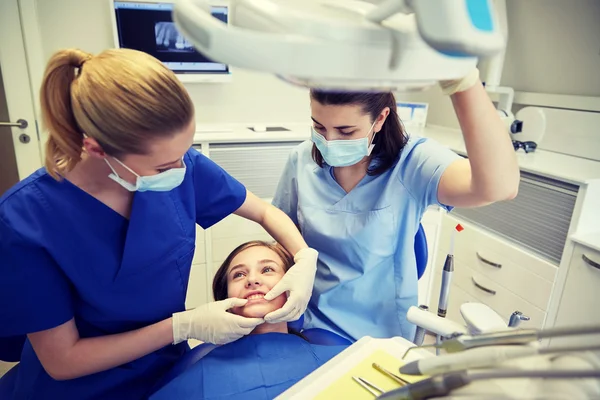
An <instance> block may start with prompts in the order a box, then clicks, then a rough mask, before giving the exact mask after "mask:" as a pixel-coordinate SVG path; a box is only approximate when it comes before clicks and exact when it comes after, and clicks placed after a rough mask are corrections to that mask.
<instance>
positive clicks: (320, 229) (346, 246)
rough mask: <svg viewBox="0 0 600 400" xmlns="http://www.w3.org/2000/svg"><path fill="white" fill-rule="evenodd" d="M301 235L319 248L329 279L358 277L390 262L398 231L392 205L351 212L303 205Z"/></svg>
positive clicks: (300, 215) (299, 218)
mask: <svg viewBox="0 0 600 400" xmlns="http://www.w3.org/2000/svg"><path fill="white" fill-rule="evenodd" d="M298 221H299V223H300V228H301V230H302V234H303V236H304V237H305V239H306V241H307V243H309V246H313V247H315V248H316V249H317V250H319V252H320V254H319V258H320V259H322V261H324V262H323V263H322V264H321V265H326V266H327V267H328V271H322V270H321V271H319V272H318V274H323V273H325V274H326V275H328V276H329V278H331V277H332V275H333V276H336V275H337V276H338V278H339V279H340V280H341V281H345V280H348V279H353V278H358V277H359V276H361V275H364V274H365V273H368V271H369V270H370V269H371V268H374V267H376V266H379V265H381V264H382V263H388V264H391V259H392V257H393V256H394V253H395V250H396V246H397V242H398V232H397V228H396V226H397V224H396V218H395V216H394V214H393V213H392V207H390V206H388V207H383V208H380V209H375V210H371V211H366V212H359V213H356V212H348V211H340V210H331V209H330V210H327V209H319V208H316V207H306V206H303V207H302V208H301V210H300V212H299V213H298Z"/></svg>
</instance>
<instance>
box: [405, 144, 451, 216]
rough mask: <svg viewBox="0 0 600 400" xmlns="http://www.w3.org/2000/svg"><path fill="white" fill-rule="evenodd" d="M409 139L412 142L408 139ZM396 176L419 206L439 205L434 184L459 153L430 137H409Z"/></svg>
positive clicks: (424, 207)
mask: <svg viewBox="0 0 600 400" xmlns="http://www.w3.org/2000/svg"><path fill="white" fill-rule="evenodd" d="M411 142H412V143H411ZM405 151H406V152H405V153H403V155H402V158H403V160H401V165H400V169H399V175H398V179H399V180H400V181H401V183H402V184H403V185H404V186H405V187H406V189H407V190H408V191H409V192H410V194H411V195H412V196H413V197H414V198H415V200H416V201H417V202H419V204H420V206H421V207H422V209H423V210H425V209H426V208H427V207H429V206H431V205H439V206H442V207H444V208H446V209H447V210H450V209H451V207H449V206H446V205H444V204H441V203H440V202H439V201H438V186H439V183H440V179H441V178H442V174H443V173H444V171H445V170H446V168H447V167H448V166H449V165H450V164H452V163H453V162H454V161H456V160H459V159H460V158H461V157H460V156H459V155H458V154H456V153H454V152H453V151H452V150H450V149H448V148H447V147H444V146H442V145H441V144H439V143H438V142H436V141H434V140H432V139H426V138H416V137H412V138H411V139H410V140H409V144H408V145H407V147H406V148H405Z"/></svg>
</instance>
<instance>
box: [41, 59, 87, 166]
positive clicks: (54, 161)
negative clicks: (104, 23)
mask: <svg viewBox="0 0 600 400" xmlns="http://www.w3.org/2000/svg"><path fill="white" fill-rule="evenodd" d="M90 58H91V55H90V54H88V53H85V52H83V51H80V50H77V49H69V50H61V51H59V52H57V53H55V54H54V55H53V56H52V58H50V61H49V62H48V65H47V67H46V72H45V74H44V80H43V82H42V88H41V93H40V100H41V106H42V121H43V124H44V127H45V129H46V130H47V131H48V141H47V143H46V162H45V164H46V169H47V170H48V173H49V174H50V175H52V176H53V177H55V178H58V177H59V176H60V175H63V174H64V173H65V172H68V171H70V170H72V169H73V167H74V166H75V165H76V164H77V163H78V162H79V161H80V160H81V150H82V147H83V132H82V131H81V129H80V128H79V127H78V126H77V122H76V121H75V116H74V114H73V108H72V105H71V90H72V85H73V82H74V80H75V79H76V70H80V69H81V67H82V66H83V63H84V62H85V61H87V60H89V59H90Z"/></svg>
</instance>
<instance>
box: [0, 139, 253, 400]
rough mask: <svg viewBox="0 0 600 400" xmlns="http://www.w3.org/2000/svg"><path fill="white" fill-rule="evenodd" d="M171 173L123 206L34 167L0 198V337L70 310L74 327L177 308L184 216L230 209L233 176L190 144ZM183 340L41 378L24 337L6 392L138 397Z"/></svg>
mask: <svg viewBox="0 0 600 400" xmlns="http://www.w3.org/2000/svg"><path fill="white" fill-rule="evenodd" d="M184 162H185V164H186V167H187V171H186V175H185V179H184V181H183V183H182V184H181V185H180V186H179V187H177V188H176V189H174V190H172V191H170V192H143V193H135V195H134V197H133V204H132V209H131V215H130V218H129V219H126V218H124V217H123V216H121V215H120V214H118V213H117V212H115V211H114V210H112V209H111V208H109V207H108V206H106V205H105V204H104V203H102V202H100V201H98V200H97V199H96V198H94V197H92V196H90V195H89V194H87V193H86V192H84V191H83V190H81V189H80V188H78V187H77V186H75V185H73V184H72V183H70V182H69V181H67V180H62V181H60V182H59V181H56V180H54V179H53V178H52V177H51V176H49V175H48V173H47V172H46V171H45V169H40V170H39V171H37V172H35V173H34V174H33V175H31V176H29V177H28V178H26V179H25V180H23V181H22V182H20V183H19V184H17V185H16V186H15V187H14V188H12V189H11V190H9V191H8V192H7V193H6V194H5V195H4V196H3V197H2V198H1V199H0V305H1V306H0V341H1V340H2V337H8V336H16V335H23V334H27V333H31V332H36V331H40V330H45V329H49V328H53V327H56V326H59V325H61V324H63V323H65V322H67V321H69V320H70V319H71V318H74V319H75V323H76V325H77V329H78V330H79V335H80V337H82V338H89V337H95V336H103V335H110V334H116V333H121V332H126V331H130V330H134V329H138V328H142V327H144V326H147V325H150V324H153V323H155V322H158V321H161V320H164V319H166V318H169V317H170V316H171V315H172V314H173V313H174V312H179V311H183V310H184V303H185V296H186V290H187V285H188V278H189V274H190V267H191V262H192V257H193V255H194V243H195V229H196V223H198V224H199V225H201V226H202V227H203V228H208V227H210V226H211V225H213V224H215V223H217V222H218V221H219V220H221V219H223V218H224V217H226V216H227V215H229V214H231V213H232V212H234V211H235V210H237V209H238V208H239V207H240V206H241V205H242V204H243V202H244V200H245V198H246V189H245V188H244V186H243V185H242V184H241V183H239V182H238V181H236V180H235V179H234V178H232V177H231V176H229V175H228V174H227V173H226V172H225V171H224V170H223V169H221V168H220V167H219V166H217V165H216V164H215V163H214V162H212V161H211V160H209V159H208V158H206V157H204V156H203V155H202V154H200V153H199V152H197V151H196V150H194V149H191V150H189V151H188V152H187V153H186V155H185V157H184ZM187 349H188V348H187V344H185V343H183V344H180V345H177V346H173V345H169V346H166V347H164V348H163V349H161V350H158V351H156V352H154V353H152V354H149V355H147V356H145V357H142V358H140V359H138V360H135V361H133V362H130V363H127V364H125V365H122V366H120V367H117V368H113V369H111V370H108V371H104V372H100V373H96V374H93V375H89V376H85V377H82V378H78V379H73V380H67V381H60V382H57V381H55V380H53V379H52V378H51V377H50V376H49V375H48V374H47V373H46V372H45V371H44V369H43V367H42V365H41V364H40V361H39V360H38V358H37V356H36V354H35V352H34V351H33V348H32V346H31V344H30V342H29V341H27V342H26V343H25V346H24V348H23V351H22V354H21V364H20V366H19V370H18V377H17V384H16V389H15V393H14V398H15V399H92V398H94V399H98V398H101V399H139V398H142V397H143V396H144V395H145V394H146V392H147V391H148V389H149V388H150V387H151V386H152V385H153V384H154V383H155V382H156V381H157V379H158V378H159V377H160V376H161V375H162V374H163V373H164V372H165V371H167V370H168V369H169V368H170V367H171V366H172V364H173V363H174V362H175V361H176V359H177V358H178V357H179V356H180V355H181V354H183V353H184V352H185V351H186V350H187Z"/></svg>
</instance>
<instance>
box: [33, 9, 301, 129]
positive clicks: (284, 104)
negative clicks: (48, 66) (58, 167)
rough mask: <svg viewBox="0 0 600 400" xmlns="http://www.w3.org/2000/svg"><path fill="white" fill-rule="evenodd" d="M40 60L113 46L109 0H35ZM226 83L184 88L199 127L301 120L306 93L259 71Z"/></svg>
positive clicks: (235, 72) (236, 75)
mask: <svg viewBox="0 0 600 400" xmlns="http://www.w3.org/2000/svg"><path fill="white" fill-rule="evenodd" d="M36 6H37V8H38V18H39V26H40V31H41V36H42V46H43V51H44V60H48V58H49V57H50V56H51V55H52V53H54V52H55V51H57V50H59V49H62V48H69V47H78V48H80V49H82V50H84V51H88V52H90V53H99V52H101V51H103V50H105V49H108V48H111V47H114V44H113V43H114V40H113V36H112V35H113V33H112V32H113V31H112V26H111V15H110V12H111V8H110V1H109V0H37V1H36ZM232 72H233V81H232V82H229V83H209V84H207V83H204V84H187V85H186V87H187V88H188V90H189V92H190V95H191V96H192V99H193V101H194V104H195V106H196V119H197V121H198V122H199V123H230V122H250V123H266V122H276V121H280V122H306V121H308V118H309V116H310V115H309V102H308V91H307V90H306V89H302V88H297V87H294V86H291V85H289V84H287V83H285V82H282V81H280V80H279V79H277V78H275V77H273V76H271V75H267V74H262V73H254V72H249V71H240V70H237V69H232Z"/></svg>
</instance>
